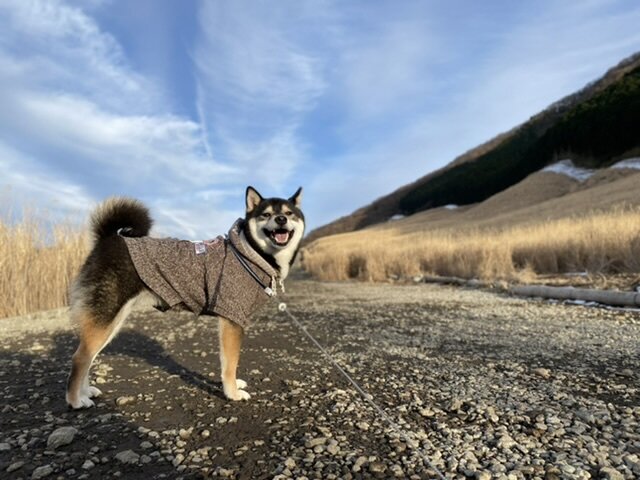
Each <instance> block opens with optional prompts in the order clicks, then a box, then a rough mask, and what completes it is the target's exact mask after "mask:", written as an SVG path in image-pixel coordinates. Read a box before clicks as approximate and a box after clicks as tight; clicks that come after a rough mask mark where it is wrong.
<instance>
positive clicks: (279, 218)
mask: <svg viewBox="0 0 640 480" xmlns="http://www.w3.org/2000/svg"><path fill="white" fill-rule="evenodd" d="M274 220H275V221H276V223H277V224H278V225H284V224H285V223H287V217H285V216H284V215H278V216H277V217H276V218H275V219H274Z"/></svg>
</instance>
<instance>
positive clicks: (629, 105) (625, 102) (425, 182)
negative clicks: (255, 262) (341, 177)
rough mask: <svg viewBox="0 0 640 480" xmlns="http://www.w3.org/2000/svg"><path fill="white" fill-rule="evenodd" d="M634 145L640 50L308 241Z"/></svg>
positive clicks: (593, 162) (475, 197) (482, 194)
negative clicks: (561, 160) (556, 164)
mask: <svg viewBox="0 0 640 480" xmlns="http://www.w3.org/2000/svg"><path fill="white" fill-rule="evenodd" d="M637 151H640V53H638V54H635V55H633V56H631V57H629V58H627V59H625V60H624V61H622V62H621V63H620V64H618V65H617V66H616V67H614V68H612V69H611V70H609V71H608V72H607V73H606V74H605V75H604V76H603V77H602V78H601V79H599V80H598V81H596V82H593V83H591V84H589V85H587V86H586V87H585V88H583V89H582V90H580V91H579V92H577V93H575V94H573V95H570V96H568V97H566V98H564V99H562V100H560V101H559V102H556V103H554V104H552V105H551V106H549V107H548V108H547V109H545V110H544V111H542V112H540V113H539V114H537V115H535V116H533V117H531V118H530V119H529V120H528V121H527V122H525V123H524V124H522V125H520V126H518V127H516V128H514V129H512V130H511V131H509V132H506V133H504V134H501V135H499V136H497V137H496V138H494V139H492V140H490V141H489V142H486V143H485V144H482V145H480V146H478V147H476V148H474V149H472V150H470V151H469V152H466V153H464V154H463V155H461V156H460V157H458V158H456V159H455V160H453V161H452V162H451V163H450V164H448V165H447V166H445V167H443V168H441V169H439V170H437V171H435V172H432V173H429V174H428V175H426V176H424V177H422V178H420V179H418V180H416V181H415V182H413V183H411V184H409V185H405V186H403V187H401V188H399V189H397V190H396V191H394V192H392V193H391V194H389V195H386V196H384V197H381V198H379V199H377V200H376V201H374V202H373V203H371V204H370V205H367V206H365V207H362V208H360V209H358V210H356V211H355V212H353V213H352V214H351V215H347V216H345V217H342V218H340V219H338V220H336V221H334V222H331V223H329V224H328V225H325V226H323V227H320V228H318V229H316V230H314V231H312V232H310V233H309V235H308V236H307V238H306V242H307V243H309V242H312V241H313V240H315V239H317V238H320V237H323V236H326V235H332V234H336V233H342V232H349V231H353V230H358V229H361V228H364V227H367V226H370V225H373V224H376V223H379V222H383V221H385V220H387V219H389V218H390V217H392V216H393V215H396V214H403V215H411V214H414V213H416V212H419V211H421V210H426V209H430V208H434V207H437V206H442V205H447V204H457V205H467V204H471V203H476V202H481V201H483V200H485V199H487V198H489V197H491V196H492V195H495V194H496V193H498V192H501V191H503V190H505V189H507V188H509V187H510V186H512V185H515V184H516V183H518V182H520V181H521V180H523V179H524V178H526V177H527V176H528V175H530V174H531V173H533V172H535V171H538V170H540V169H542V168H543V167H544V166H545V165H547V164H549V163H551V162H553V161H555V160H557V159H558V158H566V157H571V158H573V159H574V161H575V162H576V163H577V164H578V165H582V166H588V167H604V166H607V165H609V164H611V163H613V162H615V161H617V160H619V159H620V158H623V157H624V156H629V155H630V154H632V153H633V152H637Z"/></svg>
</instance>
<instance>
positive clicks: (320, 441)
mask: <svg viewBox="0 0 640 480" xmlns="http://www.w3.org/2000/svg"><path fill="white" fill-rule="evenodd" d="M326 442H327V438H326V437H318V438H312V439H311V440H308V441H307V442H306V443H305V447H307V448H313V447H317V446H318V445H324V444H325V443H326Z"/></svg>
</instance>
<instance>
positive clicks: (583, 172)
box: [542, 159, 596, 182]
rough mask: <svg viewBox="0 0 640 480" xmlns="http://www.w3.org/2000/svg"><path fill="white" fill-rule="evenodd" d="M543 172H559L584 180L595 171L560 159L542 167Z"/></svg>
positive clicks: (580, 180)
mask: <svg viewBox="0 0 640 480" xmlns="http://www.w3.org/2000/svg"><path fill="white" fill-rule="evenodd" d="M542 171H543V172H552V173H559V174H560V175H566V176H567V177H570V178H573V179H575V180H578V181H579V182H584V181H585V180H588V179H589V177H591V176H592V175H593V174H594V173H595V172H596V171H595V170H592V169H590V168H581V167H578V166H576V165H575V164H574V163H573V162H572V161H571V160H569V159H567V160H560V161H559V162H557V163H554V164H553V165H549V166H548V167H545V168H543V169H542Z"/></svg>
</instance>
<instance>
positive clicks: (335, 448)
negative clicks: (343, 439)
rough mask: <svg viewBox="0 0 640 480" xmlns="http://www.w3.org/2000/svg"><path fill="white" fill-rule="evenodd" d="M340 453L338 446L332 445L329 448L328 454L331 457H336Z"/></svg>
mask: <svg viewBox="0 0 640 480" xmlns="http://www.w3.org/2000/svg"><path fill="white" fill-rule="evenodd" d="M339 451H340V447H339V446H338V445H337V444H334V443H330V444H329V445H328V446H327V452H329V453H330V454H331V455H335V454H336V453H338V452H339Z"/></svg>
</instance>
